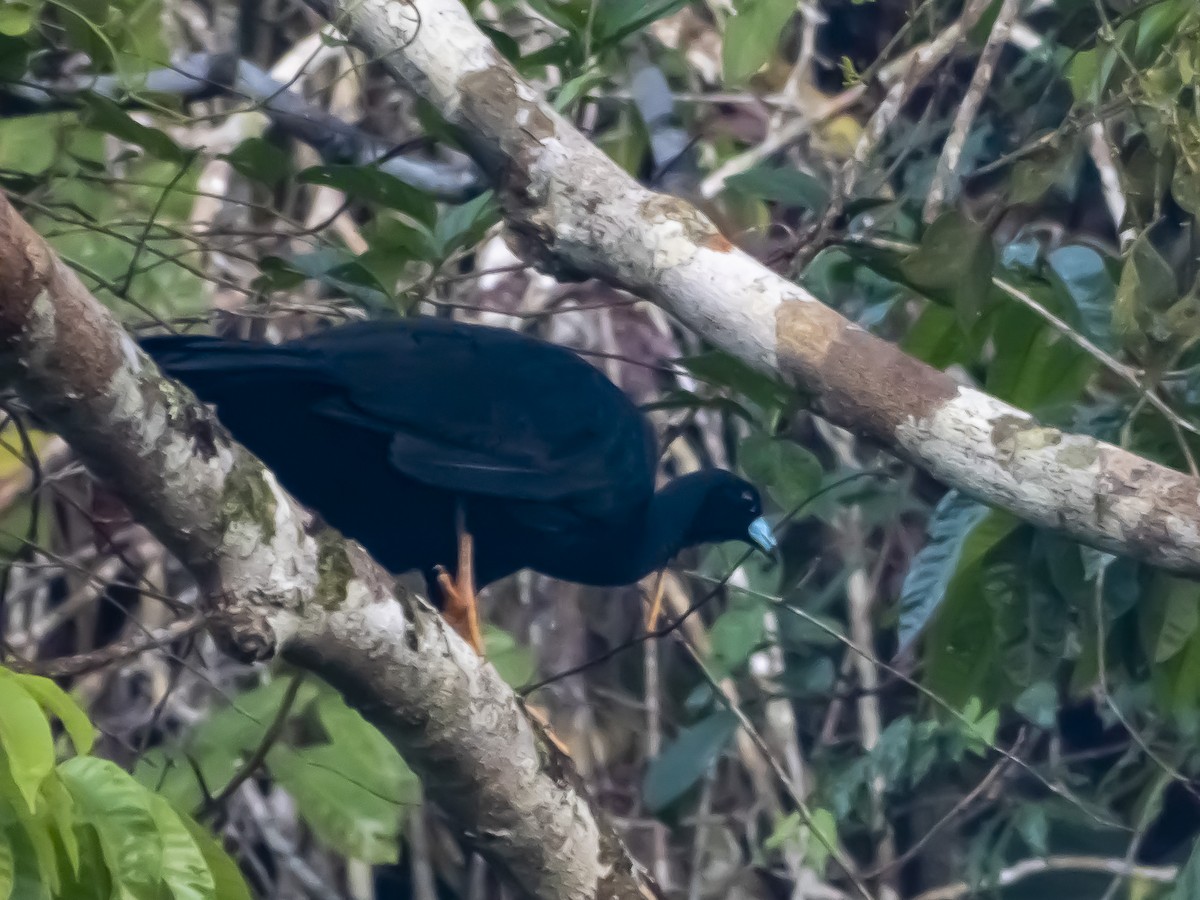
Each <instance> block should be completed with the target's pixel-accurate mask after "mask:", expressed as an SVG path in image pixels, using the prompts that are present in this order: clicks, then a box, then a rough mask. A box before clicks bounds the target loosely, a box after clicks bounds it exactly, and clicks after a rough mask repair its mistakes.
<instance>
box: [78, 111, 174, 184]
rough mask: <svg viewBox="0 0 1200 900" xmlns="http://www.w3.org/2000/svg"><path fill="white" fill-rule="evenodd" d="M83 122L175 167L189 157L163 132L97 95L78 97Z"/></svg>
mask: <svg viewBox="0 0 1200 900" xmlns="http://www.w3.org/2000/svg"><path fill="white" fill-rule="evenodd" d="M81 100H82V102H83V104H84V109H85V113H84V116H83V120H84V122H85V123H86V124H87V125H89V126H90V127H92V128H95V129H96V130H98V131H103V132H104V133H105V134H111V135H112V136H113V137H115V138H117V139H119V140H122V141H125V142H126V143H127V144H133V145H134V146H135V147H141V148H142V149H143V150H145V151H146V152H147V153H149V154H150V155H152V156H156V157H158V158H159V159H162V160H166V161H167V162H170V163H174V164H175V165H177V166H183V165H186V164H187V163H188V162H189V160H190V159H191V158H192V156H193V154H192V153H190V152H188V151H186V150H184V149H183V148H182V147H180V146H179V145H178V144H176V143H175V142H174V141H173V140H171V138H170V137H168V136H167V134H166V132H164V131H160V130H159V129H157V128H151V127H149V126H148V125H143V124H142V123H141V122H138V121H137V120H136V119H134V118H133V117H132V116H130V115H129V113H127V112H125V110H123V109H121V107H119V106H117V104H115V103H113V102H112V101H111V100H109V99H107V98H105V97H101V96H100V95H99V94H87V93H85V94H82V95H81Z"/></svg>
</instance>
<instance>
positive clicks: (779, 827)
mask: <svg viewBox="0 0 1200 900" xmlns="http://www.w3.org/2000/svg"><path fill="white" fill-rule="evenodd" d="M802 828H803V822H801V820H800V813H799V812H795V811H794V812H790V813H788V814H787V815H786V816H784V817H783V818H782V819H780V820H779V821H778V822H777V823H776V825H775V828H774V829H772V831H771V833H770V834H769V835H767V839H766V840H765V841H763V849H764V850H766V851H767V852H768V853H769V852H771V851H772V850H778V849H779V848H781V847H783V846H785V845H787V844H790V843H793V842H795V841H798V840H799V839H800V836H801V831H802Z"/></svg>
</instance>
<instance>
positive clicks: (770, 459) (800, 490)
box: [738, 431, 822, 511]
mask: <svg viewBox="0 0 1200 900" xmlns="http://www.w3.org/2000/svg"><path fill="white" fill-rule="evenodd" d="M738 465H739V466H740V467H741V469H742V471H743V472H745V473H746V477H747V478H749V479H750V480H751V481H753V482H754V483H755V484H757V485H760V486H761V487H765V488H766V489H767V492H768V493H769V494H770V495H771V497H772V498H774V500H775V502H776V503H778V504H779V505H780V506H781V507H783V508H784V509H785V510H789V511H790V510H793V509H797V508H799V507H800V505H801V504H803V503H804V502H805V501H806V500H808V499H809V498H810V497H811V496H812V495H813V493H814V492H815V491H816V490H817V488H818V487H820V485H821V473H822V470H821V463H820V461H819V460H818V459H817V458H816V457H815V456H814V455H813V454H812V453H811V452H810V451H808V450H806V449H804V448H803V447H801V446H800V445H799V444H797V443H795V442H794V441H789V440H786V439H784V438H775V437H771V436H770V435H768V434H764V433H763V432H761V431H756V432H752V433H751V434H749V435H747V436H746V437H745V438H744V439H743V440H742V442H741V444H739V445H738Z"/></svg>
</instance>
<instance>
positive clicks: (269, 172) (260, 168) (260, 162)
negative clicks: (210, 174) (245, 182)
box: [218, 137, 292, 186]
mask: <svg viewBox="0 0 1200 900" xmlns="http://www.w3.org/2000/svg"><path fill="white" fill-rule="evenodd" d="M218 159H223V160H225V161H226V162H228V163H229V164H230V165H231V166H233V168H234V169H235V170H236V171H237V172H238V173H239V174H240V175H243V176H245V177H246V178H249V179H250V180H251V181H257V182H260V183H261V184H265V185H269V186H274V185H276V184H278V183H279V182H281V181H283V180H284V179H286V178H289V177H291V174H292V160H291V158H290V157H289V156H288V155H287V154H286V153H284V152H283V151H282V150H280V149H279V147H277V146H275V144H273V143H272V142H271V141H268V140H264V139H263V138H258V137H253V138H247V139H246V140H244V141H242V142H241V143H240V144H238V145H237V146H236V147H234V148H233V150H231V151H230V152H229V153H224V154H222V155H221V156H219V157H218Z"/></svg>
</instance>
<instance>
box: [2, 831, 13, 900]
mask: <svg viewBox="0 0 1200 900" xmlns="http://www.w3.org/2000/svg"><path fill="white" fill-rule="evenodd" d="M15 877H16V862H15V860H14V859H13V847H12V841H11V840H10V839H9V836H8V832H7V831H0V900H8V898H9V896H11V894H12V889H13V881H14V879H15Z"/></svg>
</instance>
